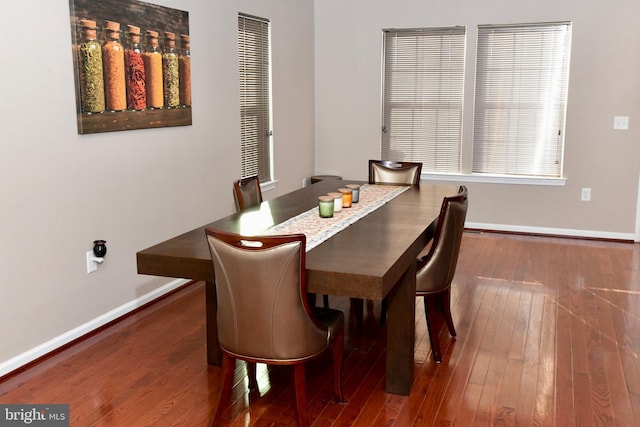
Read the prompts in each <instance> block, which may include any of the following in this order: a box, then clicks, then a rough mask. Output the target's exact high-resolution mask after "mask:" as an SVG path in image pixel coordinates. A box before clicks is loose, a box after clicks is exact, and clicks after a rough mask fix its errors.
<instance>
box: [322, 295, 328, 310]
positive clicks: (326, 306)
mask: <svg viewBox="0 0 640 427" xmlns="http://www.w3.org/2000/svg"><path fill="white" fill-rule="evenodd" d="M322 304H323V305H324V308H329V295H322Z"/></svg>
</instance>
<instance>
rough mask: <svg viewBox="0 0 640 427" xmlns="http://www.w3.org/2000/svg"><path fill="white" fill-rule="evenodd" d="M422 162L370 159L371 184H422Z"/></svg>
mask: <svg viewBox="0 0 640 427" xmlns="http://www.w3.org/2000/svg"><path fill="white" fill-rule="evenodd" d="M421 173H422V163H419V162H394V161H391V160H369V184H383V183H386V184H420V174H421Z"/></svg>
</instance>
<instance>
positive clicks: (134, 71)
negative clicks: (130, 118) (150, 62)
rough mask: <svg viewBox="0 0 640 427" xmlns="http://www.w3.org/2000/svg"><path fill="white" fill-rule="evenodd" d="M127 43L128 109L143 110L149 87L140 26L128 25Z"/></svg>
mask: <svg viewBox="0 0 640 427" xmlns="http://www.w3.org/2000/svg"><path fill="white" fill-rule="evenodd" d="M127 29H128V32H127V44H126V48H125V51H124V64H125V74H126V88H127V109H129V110H132V111H142V110H144V109H145V108H147V88H146V85H145V77H144V60H143V59H142V44H141V43H140V27H136V26H135V25H127Z"/></svg>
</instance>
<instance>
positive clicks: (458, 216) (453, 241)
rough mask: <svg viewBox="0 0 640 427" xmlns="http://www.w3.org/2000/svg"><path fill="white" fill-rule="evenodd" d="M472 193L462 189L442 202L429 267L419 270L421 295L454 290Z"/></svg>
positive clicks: (428, 262) (417, 284)
mask: <svg viewBox="0 0 640 427" xmlns="http://www.w3.org/2000/svg"><path fill="white" fill-rule="evenodd" d="M468 205H469V202H468V191H467V187H466V186H464V185H461V186H460V188H459V189H458V194H457V195H455V196H450V197H445V198H444V200H443V201H442V207H441V209H440V215H439V216H438V223H437V226H436V231H435V235H434V238H433V242H432V244H431V248H430V249H429V253H428V254H427V256H426V258H425V259H426V264H425V265H424V266H422V268H420V266H419V267H418V268H419V270H418V274H417V276H418V280H417V282H416V286H417V289H416V291H417V292H418V293H420V292H433V291H438V290H441V289H446V288H448V287H449V286H451V282H452V281H453V276H454V275H455V272H456V266H457V264H458V254H459V253H460V244H461V242H462V234H463V232H464V221H465V219H466V217H467V207H468Z"/></svg>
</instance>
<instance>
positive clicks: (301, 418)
mask: <svg viewBox="0 0 640 427" xmlns="http://www.w3.org/2000/svg"><path fill="white" fill-rule="evenodd" d="M206 236H207V240H208V243H209V249H210V251H211V257H212V260H213V266H214V272H215V283H216V292H217V298H218V304H217V306H218V314H217V317H218V341H219V343H220V347H221V349H222V357H223V361H222V369H223V388H222V393H221V397H220V403H219V405H218V409H217V411H216V415H215V417H214V419H213V421H212V425H218V424H219V422H220V419H221V417H222V414H223V412H224V409H225V406H226V405H227V403H228V401H229V397H230V393H231V386H232V380H233V375H234V367H235V360H244V361H246V362H247V371H248V372H249V377H250V378H249V384H250V388H255V387H257V382H256V380H255V363H267V364H278V365H294V367H295V368H294V390H295V397H296V410H297V415H298V423H299V425H301V426H306V425H308V414H307V408H306V390H305V386H306V384H305V373H304V372H305V369H304V366H305V362H307V361H309V360H311V359H314V358H316V357H319V356H320V355H321V354H323V353H324V352H325V351H326V350H328V349H330V348H331V349H332V350H333V363H334V371H333V372H334V391H335V397H336V400H338V401H342V388H341V383H340V375H341V369H342V357H343V350H344V316H343V314H342V312H341V311H338V310H330V309H320V308H318V309H312V308H310V306H309V304H308V302H307V296H306V295H307V294H306V269H305V245H306V238H305V236H304V234H295V235H288V236H253V237H249V236H240V235H237V234H232V233H226V232H223V231H220V230H214V229H211V228H208V229H206Z"/></svg>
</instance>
